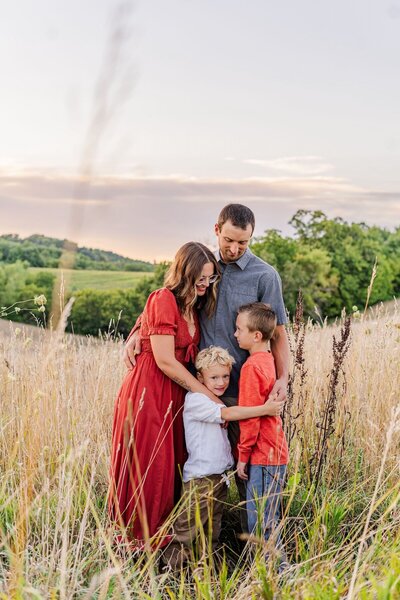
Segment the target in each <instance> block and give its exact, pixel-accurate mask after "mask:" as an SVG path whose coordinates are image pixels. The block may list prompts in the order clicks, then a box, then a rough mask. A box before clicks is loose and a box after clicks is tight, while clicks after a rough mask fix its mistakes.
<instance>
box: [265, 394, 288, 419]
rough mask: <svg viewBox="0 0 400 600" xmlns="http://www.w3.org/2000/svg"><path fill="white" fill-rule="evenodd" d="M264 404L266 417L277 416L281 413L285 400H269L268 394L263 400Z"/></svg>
mask: <svg viewBox="0 0 400 600" xmlns="http://www.w3.org/2000/svg"><path fill="white" fill-rule="evenodd" d="M264 406H265V413H264V414H265V416H266V417H279V415H281V414H282V411H283V407H284V406H285V402H277V401H276V400H270V396H268V399H267V401H266V402H265V404H264Z"/></svg>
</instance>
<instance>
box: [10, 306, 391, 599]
mask: <svg viewBox="0 0 400 600" xmlns="http://www.w3.org/2000/svg"><path fill="white" fill-rule="evenodd" d="M350 326H351V327H350V336H349V337H348V338H347V337H346V336H347V334H348V333H349V325H348V324H345V323H344V322H338V323H337V324H336V325H334V326H329V327H328V326H326V325H321V326H319V325H312V324H305V325H304V326H302V325H299V324H298V325H296V326H295V327H292V328H291V329H290V340H291V348H292V352H293V357H294V360H293V366H292V370H291V385H290V397H289V405H288V410H287V412H286V415H285V427H286V430H287V432H288V434H289V435H290V453H291V462H290V465H289V473H288V475H289V478H288V485H287V489H286V493H285V499H284V519H283V525H284V530H283V535H284V541H285V545H286V548H287V552H288V555H289V558H290V561H291V563H292V567H291V569H290V570H289V572H288V573H287V574H286V575H282V576H278V575H277V573H276V571H275V569H274V566H273V564H272V563H270V562H268V563H265V561H264V560H263V558H262V543H261V541H260V540H257V538H251V539H249V540H248V542H247V545H246V547H245V548H244V550H243V551H242V552H241V553H240V551H239V553H237V554H235V552H234V551H233V550H232V549H229V548H228V549H227V558H226V560H225V561H223V562H222V565H221V564H220V563H219V564H215V563H214V561H213V556H212V555H211V553H210V552H208V551H207V536H203V538H202V541H201V544H203V546H204V552H203V553H201V552H200V557H197V558H195V557H193V561H192V564H191V565H190V567H189V568H188V570H185V571H182V573H180V574H179V575H178V576H175V577H174V576H172V575H171V574H169V573H168V572H161V573H160V572H159V571H158V567H157V559H158V557H157V554H156V553H155V552H154V553H153V552H152V551H151V550H148V551H147V552H145V553H143V554H141V555H139V556H135V555H132V554H130V553H129V552H122V551H121V548H116V547H115V546H114V545H113V543H112V539H113V530H112V527H111V526H110V523H109V522H108V519H107V510H106V497H107V486H108V480H107V475H108V468H109V454H110V440H111V426H112V414H113V404H114V398H115V395H116V392H117V390H118V387H119V385H120V383H121V380H122V377H123V374H124V367H123V365H122V364H121V360H120V352H121V347H120V344H119V343H116V342H114V341H113V340H95V339H74V338H73V336H65V337H64V336H62V335H60V334H57V333H53V334H50V333H48V332H43V333H42V334H41V335H40V336H39V337H38V338H37V339H35V340H32V339H31V338H30V337H29V331H28V330H27V331H26V332H22V331H21V330H20V329H18V328H13V332H12V333H8V334H6V333H1V332H0V348H1V353H2V355H3V356H4V360H3V361H2V362H1V364H0V404H1V405H0V410H1V424H2V426H1V436H0V473H1V484H0V524H1V527H0V537H1V541H0V597H1V598H18V599H19V598H20V599H26V598H32V599H34V598H35V599H37V598H43V599H44V598H60V599H72V598H86V599H88V600H89V599H92V598H96V599H99V600H100V599H106V598H134V599H140V600H145V599H147V600H149V599H160V600H161V599H164V598H168V599H169V600H174V599H176V600H177V599H182V600H183V599H184V600H189V599H193V598H198V599H200V598H201V599H204V600H211V599H218V600H220V599H221V600H223V599H225V600H253V599H254V600H255V599H258V598H263V599H267V600H269V599H270V600H272V599H273V598H282V599H285V600H292V599H299V600H300V599H301V600H302V599H309V600H311V599H315V600H317V599H318V600H321V599H322V600H324V599H325V600H330V599H340V598H348V599H357V600H358V599H361V600H366V599H377V600H384V599H385V600H386V599H387V600H390V599H394V600H395V599H396V598H397V599H398V598H400V477H399V466H400V407H399V389H400V370H399V341H400V314H399V311H398V308H397V307H395V309H394V310H393V311H392V312H391V314H385V313H384V311H383V310H382V311H381V312H380V313H377V312H376V311H375V312H374V316H373V318H368V319H365V320H363V319H362V318H361V319H360V318H359V319H354V318H353V319H352V320H351V323H350ZM144 408H145V400H144ZM229 502H230V503H229V504H228V506H227V510H226V518H225V528H224V539H225V542H226V543H227V544H228V545H230V546H235V549H236V551H237V545H236V544H235V540H234V535H233V530H234V527H235V523H236V521H237V507H236V506H235V503H236V498H235V492H234V490H233V491H231V493H230V500H229ZM252 551H254V553H255V557H254V558H253V553H252Z"/></svg>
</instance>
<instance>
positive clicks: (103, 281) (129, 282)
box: [29, 267, 153, 293]
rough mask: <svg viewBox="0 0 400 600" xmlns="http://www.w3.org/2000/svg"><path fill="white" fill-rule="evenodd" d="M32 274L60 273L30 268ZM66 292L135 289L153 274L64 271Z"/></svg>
mask: <svg viewBox="0 0 400 600" xmlns="http://www.w3.org/2000/svg"><path fill="white" fill-rule="evenodd" d="M29 271H30V272H31V273H39V272H40V271H47V272H50V273H54V274H55V275H56V274H57V273H58V269H50V268H48V269H44V268H40V267H30V268H29ZM63 275H64V279H65V283H66V285H65V288H66V291H68V292H71V293H74V292H77V291H79V290H83V289H87V288H90V289H92V290H113V289H114V290H115V289H130V288H134V287H135V285H136V284H137V282H138V281H139V280H140V279H142V278H143V277H147V278H151V277H153V273H144V272H142V271H94V270H75V269H64V270H63Z"/></svg>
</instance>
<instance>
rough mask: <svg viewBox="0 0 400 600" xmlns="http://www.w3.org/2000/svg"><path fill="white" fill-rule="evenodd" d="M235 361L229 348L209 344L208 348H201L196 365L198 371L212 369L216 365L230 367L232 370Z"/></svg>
mask: <svg viewBox="0 0 400 600" xmlns="http://www.w3.org/2000/svg"><path fill="white" fill-rule="evenodd" d="M234 363H235V359H234V358H233V356H231V355H230V354H229V352H228V350H225V348H221V347H220V346H209V347H208V348H204V350H200V352H199V353H198V355H197V358H196V361H195V363H194V366H195V367H196V371H203V369H210V368H211V367H214V366H215V365H222V366H224V367H229V370H230V369H232V365H233V364H234Z"/></svg>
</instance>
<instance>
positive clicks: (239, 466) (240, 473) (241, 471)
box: [236, 460, 248, 481]
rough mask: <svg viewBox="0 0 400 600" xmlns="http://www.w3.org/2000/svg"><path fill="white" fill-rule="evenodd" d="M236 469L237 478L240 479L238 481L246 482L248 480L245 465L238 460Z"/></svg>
mask: <svg viewBox="0 0 400 600" xmlns="http://www.w3.org/2000/svg"><path fill="white" fill-rule="evenodd" d="M236 467H237V474H238V477H240V479H244V480H245V481H246V480H247V479H248V476H247V472H246V471H247V463H245V462H242V461H241V460H238V463H237V466H236Z"/></svg>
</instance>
